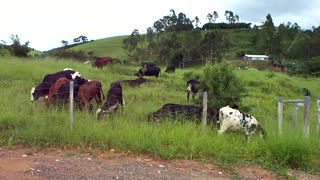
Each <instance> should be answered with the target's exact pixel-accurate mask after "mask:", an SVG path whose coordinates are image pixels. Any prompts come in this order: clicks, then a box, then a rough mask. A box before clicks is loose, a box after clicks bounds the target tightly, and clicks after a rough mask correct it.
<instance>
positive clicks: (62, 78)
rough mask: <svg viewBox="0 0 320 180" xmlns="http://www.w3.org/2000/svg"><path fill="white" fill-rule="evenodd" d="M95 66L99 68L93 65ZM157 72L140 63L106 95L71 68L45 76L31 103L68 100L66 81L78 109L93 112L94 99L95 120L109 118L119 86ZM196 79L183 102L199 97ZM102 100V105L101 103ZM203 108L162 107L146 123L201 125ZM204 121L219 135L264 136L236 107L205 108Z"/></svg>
mask: <svg viewBox="0 0 320 180" xmlns="http://www.w3.org/2000/svg"><path fill="white" fill-rule="evenodd" d="M95 66H97V67H99V66H100V65H99V64H97V63H96V65H95ZM160 71H161V69H160V68H159V67H158V66H156V65H155V64H153V63H146V64H142V67H141V68H140V69H139V71H138V72H137V73H136V74H135V75H136V76H138V78H137V79H135V80H121V81H116V82H113V83H111V84H110V88H109V90H108V93H107V95H106V98H105V95H104V93H103V89H102V84H101V82H100V81H97V80H86V79H85V78H83V77H82V75H81V74H80V73H79V72H77V71H75V70H73V69H68V68H66V69H64V70H63V71H59V72H56V73H53V74H47V75H46V76H45V77H44V78H43V80H42V82H41V83H40V84H39V85H38V86H36V87H33V88H32V90H31V101H35V100H38V99H39V98H40V97H43V98H44V101H45V104H46V106H47V107H49V106H50V105H52V104H64V103H66V102H67V101H68V100H69V97H70V94H69V92H70V84H71V83H70V82H71V81H72V82H73V84H74V88H73V97H74V99H75V103H76V105H77V107H78V108H79V110H88V111H89V112H92V111H93V105H92V104H91V101H92V99H95V101H96V103H97V105H98V106H99V107H100V108H98V110H97V111H96V118H97V119H98V120H99V119H102V118H103V117H105V116H106V115H110V114H112V113H114V112H116V111H117V109H118V108H119V107H121V110H123V106H124V104H125V101H124V99H123V94H122V86H124V85H128V86H131V87H138V86H140V85H141V84H143V83H145V82H146V81H147V80H146V79H145V78H144V77H143V76H155V77H158V76H159V74H160ZM165 72H167V73H174V72H175V68H174V66H168V67H167V69H166V71H165ZM201 84H202V83H200V82H199V81H198V80H196V79H191V80H189V81H187V100H188V101H189V95H190V94H192V98H193V99H194V97H195V96H196V95H197V94H199V91H201V89H205V88H206V87H203V86H201ZM104 99H105V102H104V104H103V105H102V100H104ZM202 113H203V108H202V107H199V106H195V105H190V104H188V105H184V104H172V103H170V104H164V105H163V106H162V107H161V108H160V109H159V110H157V111H155V112H151V113H149V115H148V121H149V122H159V121H160V120H161V119H164V118H169V119H177V117H182V118H184V119H186V120H195V121H197V122H201V119H202ZM207 121H208V123H210V124H216V125H217V126H218V128H219V131H218V133H219V134H221V133H223V132H225V131H226V130H228V129H229V130H242V131H244V132H245V135H246V138H247V139H248V138H249V137H250V136H251V134H253V133H255V132H259V133H260V134H261V135H262V137H265V136H266V132H265V130H264V129H263V128H262V127H261V126H260V124H259V123H258V121H257V120H256V119H255V118H254V117H253V116H251V115H249V114H246V113H243V112H240V111H239V110H238V107H237V106H236V105H233V106H226V107H222V108H214V107H207Z"/></svg>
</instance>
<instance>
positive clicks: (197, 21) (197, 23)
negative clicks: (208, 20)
mask: <svg viewBox="0 0 320 180" xmlns="http://www.w3.org/2000/svg"><path fill="white" fill-rule="evenodd" d="M192 22H195V23H196V25H195V26H196V28H198V27H199V24H201V23H200V19H199V18H198V16H196V17H195V18H194V20H193V21H192Z"/></svg>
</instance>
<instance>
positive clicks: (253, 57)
mask: <svg viewBox="0 0 320 180" xmlns="http://www.w3.org/2000/svg"><path fill="white" fill-rule="evenodd" d="M243 60H253V61H266V60H269V56H267V55H254V54H245V55H244V57H243Z"/></svg>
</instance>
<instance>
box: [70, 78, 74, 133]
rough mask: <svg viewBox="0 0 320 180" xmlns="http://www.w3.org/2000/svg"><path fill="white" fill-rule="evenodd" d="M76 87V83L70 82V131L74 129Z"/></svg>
mask: <svg viewBox="0 0 320 180" xmlns="http://www.w3.org/2000/svg"><path fill="white" fill-rule="evenodd" d="M73 87H74V82H73V81H71V82H70V91H69V96H70V97H69V99H70V129H71V130H72V129H73V127H72V126H73V89H74V88H73Z"/></svg>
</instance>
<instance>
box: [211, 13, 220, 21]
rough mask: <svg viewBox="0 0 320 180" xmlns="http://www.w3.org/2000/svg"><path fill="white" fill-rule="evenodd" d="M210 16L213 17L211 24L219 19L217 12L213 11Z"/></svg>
mask: <svg viewBox="0 0 320 180" xmlns="http://www.w3.org/2000/svg"><path fill="white" fill-rule="evenodd" d="M212 15H213V17H212V20H213V22H216V20H217V18H218V17H219V15H218V12H217V11H213V14H212Z"/></svg>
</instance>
